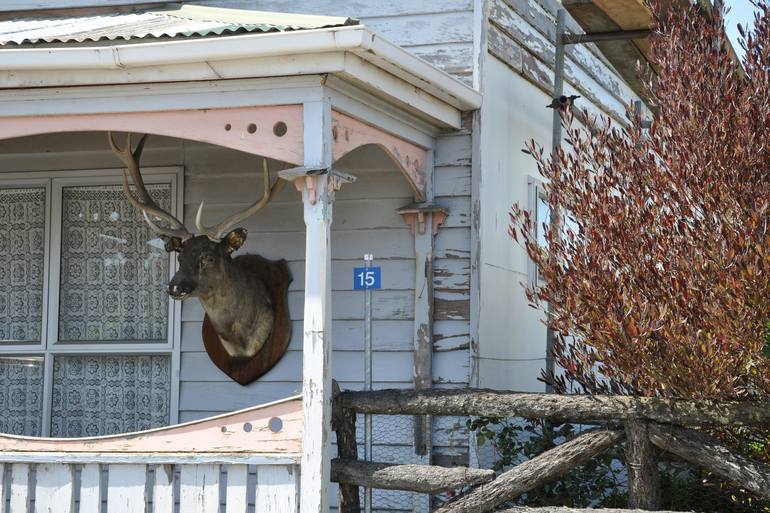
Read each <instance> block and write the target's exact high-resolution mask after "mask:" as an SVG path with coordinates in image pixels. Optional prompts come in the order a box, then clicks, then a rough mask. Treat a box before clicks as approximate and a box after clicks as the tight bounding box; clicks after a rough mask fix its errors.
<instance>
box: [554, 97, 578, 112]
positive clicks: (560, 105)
mask: <svg viewBox="0 0 770 513" xmlns="http://www.w3.org/2000/svg"><path fill="white" fill-rule="evenodd" d="M578 98H580V96H578V95H576V94H573V95H570V96H564V95H561V96H559V97H558V98H554V99H553V101H552V102H551V103H549V104H548V105H546V107H547V108H549V109H562V110H564V109H566V108H567V107H572V105H574V103H575V100H577V99H578Z"/></svg>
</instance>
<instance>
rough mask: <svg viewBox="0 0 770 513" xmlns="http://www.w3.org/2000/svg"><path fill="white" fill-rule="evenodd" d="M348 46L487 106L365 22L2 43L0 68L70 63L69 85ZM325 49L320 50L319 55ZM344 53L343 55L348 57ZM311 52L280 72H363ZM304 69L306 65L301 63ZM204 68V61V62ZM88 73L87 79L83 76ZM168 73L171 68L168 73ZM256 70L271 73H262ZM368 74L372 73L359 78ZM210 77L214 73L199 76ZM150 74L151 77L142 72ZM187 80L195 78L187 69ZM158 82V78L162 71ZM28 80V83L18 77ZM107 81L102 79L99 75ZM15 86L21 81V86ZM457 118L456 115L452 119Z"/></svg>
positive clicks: (448, 100) (35, 69)
mask: <svg viewBox="0 0 770 513" xmlns="http://www.w3.org/2000/svg"><path fill="white" fill-rule="evenodd" d="M347 52H350V53H352V54H354V55H355V56H357V57H359V58H360V59H363V60H364V61H366V62H367V63H369V64H371V65H373V66H374V67H375V68H377V69H378V70H379V71H384V72H386V73H388V74H389V75H395V76H396V77H397V78H398V79H400V80H401V81H404V82H406V83H408V84H409V85H411V86H414V87H413V88H414V89H415V93H419V94H422V95H425V94H426V93H427V95H430V96H431V97H433V98H435V99H437V100H440V101H441V102H442V103H445V104H446V105H447V106H451V107H453V108H455V109H457V110H458V111H460V112H463V111H469V110H475V109H477V108H479V106H480V105H481V95H480V94H479V93H478V92H477V91H475V90H474V89H472V88H470V87H468V86H467V85H465V84H463V83H462V82H460V81H459V80H457V79H455V78H453V77H451V76H450V75H448V74H446V73H444V72H442V71H440V70H438V69H436V68H434V67H433V66H431V65H430V64H428V63H427V62H425V61H423V60H422V59H420V58H419V57H416V56H415V55H413V54H411V53H409V52H408V51H406V50H404V49H403V48H400V47H398V46H396V45H394V44H392V43H390V42H388V41H387V40H385V39H382V38H381V37H379V36H377V35H376V34H374V33H373V32H372V31H370V30H368V29H367V28H366V27H363V26H349V27H335V28H326V29H315V30H302V31H295V32H279V33H268V34H245V35H238V36H227V37H219V38H201V39H184V40H173V41H155V42H149V43H128V44H127V43H121V44H114V45H110V46H78V47H67V46H64V47H60V48H59V47H56V48H52V47H47V48H3V49H0V72H12V73H14V74H15V75H16V76H17V78H18V75H20V74H24V73H31V74H36V75H38V76H39V75H40V73H39V72H44V75H46V76H51V83H50V84H46V83H45V79H44V80H43V81H41V80H40V79H39V78H37V79H36V80H35V81H34V84H30V85H34V86H35V87H46V86H47V85H48V86H52V87H53V86H60V85H63V84H62V83H56V76H57V75H60V74H61V73H53V74H45V72H57V71H58V72H61V71H62V70H67V71H68V73H67V75H68V83H67V85H89V78H88V76H89V75H91V76H93V72H94V71H100V70H102V71H110V72H111V73H110V76H113V77H114V78H110V79H109V80H111V81H112V82H111V83H121V84H122V83H128V82H136V81H142V80H143V79H141V78H137V77H138V75H137V74H136V73H132V72H133V71H136V70H140V69H141V70H147V69H152V68H169V67H173V66H176V65H188V66H189V65H192V64H196V63H205V64H206V65H207V67H209V66H210V65H215V64H216V63H224V62H227V63H232V62H236V61H239V60H244V61H245V60H254V59H260V58H276V57H281V56H303V57H307V56H308V55H313V54H325V55H329V54H341V55H344V54H345V53H347ZM319 56H320V55H319ZM343 60H344V59H343ZM306 61H307V59H303V58H297V59H292V60H291V62H296V69H295V68H292V69H291V70H289V71H288V72H287V71H286V70H284V71H283V72H282V73H281V74H283V75H287V74H291V75H302V74H319V73H323V72H329V73H338V72H340V71H343V72H344V73H345V74H349V75H351V74H352V75H354V76H356V75H362V74H365V70H364V69H363V68H362V67H361V66H358V67H356V66H346V67H345V69H344V70H340V69H338V68H334V69H328V70H324V69H319V66H318V65H317V64H314V65H313V66H312V67H305V63H306ZM303 68H304V69H303ZM201 69H203V68H201ZM79 75H82V76H83V78H82V83H79V82H78V76H79ZM141 76H143V77H147V76H148V75H147V74H141ZM164 76H166V77H168V76H170V75H168V74H165V75H164ZM254 76H265V74H264V73H260V74H258V75H257V74H255V75H254ZM360 78H362V79H363V81H366V77H360ZM198 79H200V80H210V79H211V76H201V77H200V78H198ZM144 80H146V79H144ZM185 80H196V78H195V77H194V76H189V74H188V75H186V78H185ZM154 81H158V79H157V77H156V78H155V79H154ZM18 83H22V82H17V84H18ZM100 83H101V84H102V85H105V82H104V80H103V79H102V80H100ZM17 87H23V86H21V85H19V86H17ZM450 124H451V125H455V123H454V122H452V123H450Z"/></svg>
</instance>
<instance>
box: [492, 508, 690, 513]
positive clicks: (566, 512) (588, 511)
mask: <svg viewBox="0 0 770 513" xmlns="http://www.w3.org/2000/svg"><path fill="white" fill-rule="evenodd" d="M495 513H688V512H684V511H648V510H644V509H617V508H606V509H604V508H599V509H593V508H567V507H564V506H542V507H537V508H528V507H526V506H522V507H519V508H510V509H500V510H497V511H496V512H495Z"/></svg>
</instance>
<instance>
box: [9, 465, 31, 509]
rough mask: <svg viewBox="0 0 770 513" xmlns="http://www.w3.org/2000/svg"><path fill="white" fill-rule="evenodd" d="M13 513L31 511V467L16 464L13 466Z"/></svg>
mask: <svg viewBox="0 0 770 513" xmlns="http://www.w3.org/2000/svg"><path fill="white" fill-rule="evenodd" d="M11 511H13V513H27V511H29V465H27V464H26V463H14V464H13V465H12V466H11Z"/></svg>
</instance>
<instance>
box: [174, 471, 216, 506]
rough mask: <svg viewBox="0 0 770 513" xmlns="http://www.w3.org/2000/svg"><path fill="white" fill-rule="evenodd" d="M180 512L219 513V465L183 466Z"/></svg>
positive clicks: (180, 479) (180, 480)
mask: <svg viewBox="0 0 770 513" xmlns="http://www.w3.org/2000/svg"><path fill="white" fill-rule="evenodd" d="M179 484H180V487H179V510H180V511H183V512H184V513H219V465H210V464H207V465H182V473H181V476H180V478H179Z"/></svg>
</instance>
